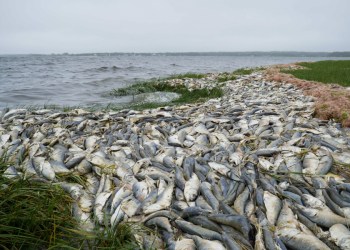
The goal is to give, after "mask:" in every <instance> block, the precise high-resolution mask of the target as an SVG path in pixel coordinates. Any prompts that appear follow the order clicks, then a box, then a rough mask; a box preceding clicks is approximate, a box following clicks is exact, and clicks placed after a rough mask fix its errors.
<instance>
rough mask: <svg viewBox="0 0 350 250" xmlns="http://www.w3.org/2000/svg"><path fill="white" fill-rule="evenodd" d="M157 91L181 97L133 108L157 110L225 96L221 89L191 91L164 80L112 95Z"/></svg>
mask: <svg viewBox="0 0 350 250" xmlns="http://www.w3.org/2000/svg"><path fill="white" fill-rule="evenodd" d="M157 91H159V92H174V93H178V94H180V97H179V98H177V99H175V100H173V101H171V102H168V103H141V104H135V105H131V107H132V108H135V109H146V108H156V107H160V106H169V105H170V106H171V105H176V104H184V103H195V102H200V101H205V100H207V99H211V98H218V97H221V96H223V91H222V90H221V88H219V87H214V88H212V89H206V88H204V89H194V90H192V91H190V90H188V89H187V88H186V87H185V86H181V85H178V86H171V85H170V84H168V83H167V82H166V81H164V80H151V81H148V82H144V83H137V84H134V85H131V86H128V87H125V88H119V89H115V90H113V92H112V93H111V94H112V95H114V96H126V95H136V94H142V93H151V92H157Z"/></svg>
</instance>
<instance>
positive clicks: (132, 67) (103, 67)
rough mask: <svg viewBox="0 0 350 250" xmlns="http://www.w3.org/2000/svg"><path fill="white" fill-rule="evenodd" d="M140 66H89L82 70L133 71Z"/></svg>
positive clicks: (139, 68) (140, 68)
mask: <svg viewBox="0 0 350 250" xmlns="http://www.w3.org/2000/svg"><path fill="white" fill-rule="evenodd" d="M142 69H143V68H142V67H137V66H127V67H118V66H111V67H108V66H102V67H98V68H91V69H87V70H84V72H99V73H100V72H115V71H134V70H142Z"/></svg>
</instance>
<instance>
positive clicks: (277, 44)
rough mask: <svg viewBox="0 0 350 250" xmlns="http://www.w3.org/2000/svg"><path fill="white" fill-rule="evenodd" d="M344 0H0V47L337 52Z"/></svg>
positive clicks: (341, 45) (344, 40)
mask: <svg viewBox="0 0 350 250" xmlns="http://www.w3.org/2000/svg"><path fill="white" fill-rule="evenodd" d="M349 9H350V1H348V0H307V1H305V0H292V1H281V0H265V1H261V0H247V1H237V0H236V1H234V0H218V1H212V0H176V1H175V0H148V1H145V0H128V1H126V0H124V1H121V0H103V1H95V0H50V1H48V0H31V1H27V0H0V37H1V38H0V53H62V52H69V53H82V52H167V51H169V52H177V51H257V50H264V51H271V50H289V51H344V50H350V48H349V45H350V32H349V31H350V30H349V27H348V26H349V24H350V15H348V10H349Z"/></svg>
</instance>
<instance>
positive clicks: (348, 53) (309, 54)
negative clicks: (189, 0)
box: [51, 51, 350, 57]
mask: <svg viewBox="0 0 350 250" xmlns="http://www.w3.org/2000/svg"><path fill="white" fill-rule="evenodd" d="M51 55H75V56H76V55H79V56H93V55H96V56H114V55H142V56H154V55H158V56H159V55H164V56H168V55H170V56H281V57H350V51H343V52H295V51H270V52H262V51H250V52H164V53H121V52H113V53H83V54H69V53H63V54H51Z"/></svg>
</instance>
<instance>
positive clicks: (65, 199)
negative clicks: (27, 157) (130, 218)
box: [0, 158, 137, 250]
mask: <svg viewBox="0 0 350 250" xmlns="http://www.w3.org/2000/svg"><path fill="white" fill-rule="evenodd" d="M8 166H9V164H8V163H7V162H6V161H5V160H4V158H1V159H0V249H14V250H15V249H82V248H84V249H135V248H137V245H136V242H135V238H134V236H133V234H134V232H135V231H134V226H133V225H131V224H121V225H119V226H118V227H117V228H116V229H112V228H110V227H105V228H104V230H96V231H95V232H86V231H82V230H79V229H78V221H76V220H75V219H74V218H73V217H72V214H71V202H72V199H71V197H70V196H69V195H68V194H67V193H65V192H64V191H63V190H62V189H61V188H60V187H59V186H57V185H49V184H45V183H40V182H30V181H28V180H24V179H20V178H18V179H16V180H12V179H11V180H10V179H7V178H5V177H3V175H2V174H3V172H4V171H5V169H6V168H7V167H8Z"/></svg>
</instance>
